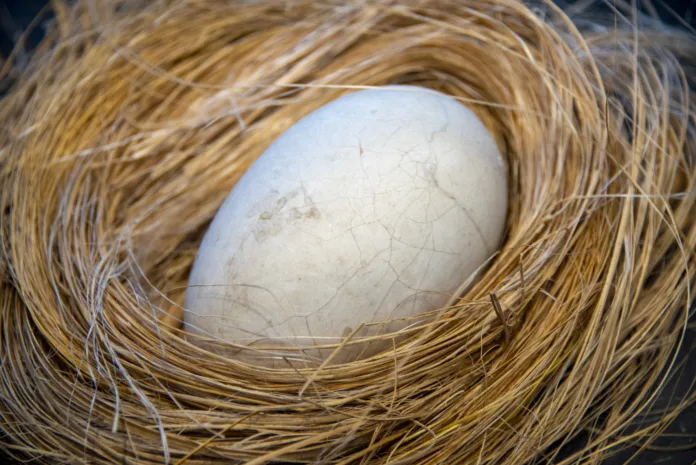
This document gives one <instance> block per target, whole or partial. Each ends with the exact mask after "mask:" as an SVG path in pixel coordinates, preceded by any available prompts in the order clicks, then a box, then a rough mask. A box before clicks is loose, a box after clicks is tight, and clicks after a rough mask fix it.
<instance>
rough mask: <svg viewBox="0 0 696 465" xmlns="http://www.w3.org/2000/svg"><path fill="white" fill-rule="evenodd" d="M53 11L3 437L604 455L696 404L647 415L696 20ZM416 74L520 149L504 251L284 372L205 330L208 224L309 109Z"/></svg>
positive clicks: (5, 295)
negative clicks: (375, 346) (351, 351)
mask: <svg viewBox="0 0 696 465" xmlns="http://www.w3.org/2000/svg"><path fill="white" fill-rule="evenodd" d="M53 6H54V9H55V16H56V20H55V21H54V23H53V27H50V28H49V29H48V35H47V37H46V39H45V41H44V42H43V44H42V46H41V47H40V48H39V49H38V51H37V52H36V53H35V56H34V57H33V59H32V60H31V61H30V63H29V65H28V67H26V68H25V69H23V70H22V71H21V72H20V71H18V70H17V69H16V67H15V66H14V64H13V62H12V60H10V61H8V62H6V63H5V64H4V68H3V75H4V76H5V77H6V78H12V79H13V80H14V81H15V84H14V85H13V87H12V89H11V91H10V92H9V93H8V94H7V95H6V97H5V98H4V100H3V101H2V105H0V127H2V131H1V132H0V138H1V144H0V148H1V151H0V186H1V187H0V189H1V191H0V194H1V197H0V203H1V204H0V207H1V208H0V211H1V212H2V229H1V232H0V245H1V248H0V327H1V330H2V335H1V336H0V337H1V341H2V343H1V348H0V359H1V361H0V363H1V364H0V445H1V449H4V450H5V451H6V452H8V453H10V454H11V455H15V456H18V457H20V458H38V459H40V460H41V461H44V462H47V463H58V462H61V461H64V462H70V463H143V464H150V463H152V464H154V463H171V464H184V463H185V464H188V465H193V464H198V463H237V462H246V463H249V464H254V465H258V464H261V463H269V462H274V461H279V462H301V463H326V464H354V463H355V464H357V463H361V464H386V463H391V464H396V463H399V464H405V463H420V464H465V463H489V464H501V463H509V464H521V463H526V462H530V461H535V460H536V461H538V462H541V461H546V460H547V459H551V458H553V457H555V456H557V453H558V452H559V451H560V450H562V449H563V450H565V449H564V446H565V445H566V444H567V443H568V442H569V441H570V439H571V438H573V437H575V436H576V435H577V434H579V433H580V432H584V433H585V434H586V435H587V436H586V439H587V440H586V441H585V442H583V443H582V445H581V446H580V447H579V448H576V449H574V450H573V449H572V448H571V449H568V450H570V455H566V459H565V460H566V463H570V462H575V461H586V462H596V461H599V460H600V459H602V458H603V457H605V456H606V455H607V454H610V453H611V452H612V451H614V450H616V448H617V447H619V446H621V445H625V444H629V443H634V442H635V441H636V440H637V439H640V438H645V437H647V438H650V437H652V436H654V435H655V434H656V433H658V432H659V431H660V430H661V429H662V428H663V427H664V426H665V424H666V423H667V422H668V421H669V420H670V419H671V418H673V416H674V415H675V413H676V412H678V411H679V410H680V408H681V407H683V406H684V405H685V403H686V402H688V401H690V399H682V400H681V401H680V402H677V405H676V406H675V407H674V408H672V409H669V410H667V411H663V412H658V413H657V414H655V415H652V416H647V417H646V414H647V413H648V412H649V411H650V407H651V405H653V403H654V401H655V399H656V398H657V396H658V394H659V393H660V391H661V390H662V388H663V386H664V384H665V381H666V380H667V379H668V377H669V376H670V375H671V374H673V373H675V371H676V366H677V364H676V363H675V353H676V349H677V348H678V347H679V346H680V344H681V341H682V338H683V335H684V333H685V331H686V328H687V324H688V317H689V303H690V301H691V295H690V291H689V288H690V285H692V284H693V282H694V248H695V246H696V224H695V223H694V219H695V218H696V215H695V213H696V212H695V209H696V207H695V205H696V190H695V189H694V182H695V181H696V171H695V169H696V168H695V167H696V163H695V158H694V154H695V150H696V137H695V135H696V132H695V131H696V119H695V118H696V117H695V110H696V107H695V106H694V102H693V97H694V95H693V90H690V88H689V86H690V84H691V85H693V81H690V80H691V79H693V78H694V76H695V75H696V73H695V72H694V68H692V67H691V66H692V65H693V64H694V62H696V57H695V56H694V54H695V53H696V42H695V41H694V38H693V36H690V35H687V34H681V33H679V32H675V31H671V30H669V29H667V28H666V27H664V26H661V25H660V24H659V23H657V22H654V21H651V20H648V21H645V22H642V23H641V24H640V27H639V28H636V27H634V25H635V23H636V20H637V19H638V16H636V15H635V14H632V12H631V9H630V8H627V9H626V8H624V9H622V7H621V5H619V6H618V7H617V8H618V10H616V11H614V13H613V14H612V15H611V20H610V23H609V24H607V25H602V23H600V22H597V21H595V20H592V18H590V17H589V16H586V15H584V16H583V14H582V11H581V10H582V8H578V9H577V11H572V10H568V11H567V12H566V13H564V12H561V11H560V10H559V9H557V8H556V7H554V6H553V5H551V4H539V5H537V6H536V7H531V6H529V5H525V4H523V3H521V2H518V1H516V0H507V1H506V0H464V1H456V2H455V1H447V0H420V1H418V0H413V1H406V2H404V1H389V0H380V1H378V2H360V1H346V2H338V1H332V0H323V1H314V0H297V1H293V2H287V3H286V4H284V5H281V4H280V3H277V2H271V1H246V2H243V1H239V2H232V3H229V2H219V1H214V0H197V1H190V2H164V1H163V2H156V3H154V4H153V3H135V2H110V3H109V4H108V5H104V4H101V3H99V2H93V1H87V0H85V1H78V2H77V3H76V4H74V5H73V6H70V7H68V6H66V5H65V4H63V3H62V2H53ZM394 83H410V84H418V85H423V86H428V87H432V88H435V89H438V90H441V91H443V92H446V93H449V94H452V95H454V96H457V97H459V98H460V99H461V100H462V101H463V102H465V103H466V104H467V105H469V106H470V107H471V108H472V109H474V111H475V112H476V113H477V114H478V115H479V116H480V117H481V119H482V120H483V121H484V122H485V123H486V124H487V126H488V127H489V129H490V130H491V131H492V133H493V134H495V137H496V139H497V142H498V143H499V146H500V148H501V150H502V151H503V152H504V154H505V156H506V157H507V159H508V164H509V176H510V190H511V195H510V210H509V220H508V223H509V230H508V233H507V237H506V241H505V244H504V246H503V248H502V249H501V251H500V253H499V254H498V255H497V256H496V257H494V259H493V261H492V262H491V264H490V267H489V268H488V269H487V271H486V272H485V273H484V274H483V276H481V278H480V279H479V280H478V281H477V283H476V284H475V285H474V286H473V287H471V288H469V289H468V290H467V291H466V293H465V294H464V295H462V296H457V298H455V299H453V303H452V306H450V307H448V308H445V309H441V310H439V311H437V312H433V314H432V315H430V316H429V318H425V319H421V320H419V323H418V324H415V325H411V326H410V327H408V328H407V329H406V330H404V331H405V333H402V334H401V336H407V337H404V338H401V339H403V340H400V342H398V343H394V344H393V345H392V348H391V349H389V350H387V351H385V352H383V353H381V354H379V355H376V356H374V357H372V358H369V359H366V360H360V361H354V362H350V363H340V364H325V365H324V366H319V367H317V366H314V367H311V366H307V367H299V368H298V367H297V366H293V367H289V366H288V367H280V368H275V369H272V368H269V367H264V366H262V365H253V364H245V363H241V362H239V361H238V360H236V359H234V358H231V357H227V358H225V357H221V356H217V355H214V354H213V353H211V352H208V351H205V350H203V349H200V348H198V346H196V345H194V344H191V343H190V342H187V341H185V340H184V338H182V335H183V332H182V330H181V327H180V326H181V325H180V324H179V323H180V320H181V315H182V308H181V305H182V302H183V291H184V288H185V286H186V281H187V274H188V272H189V269H190V267H191V264H192V261H193V258H194V255H195V252H196V248H197V245H198V244H199V242H200V240H201V237H202V234H203V232H204V231H205V228H206V225H207V224H208V222H209V221H210V220H211V218H212V216H213V215H214V214H215V212H216V209H217V208H218V207H219V206H220V204H221V202H222V201H223V200H224V198H225V197H226V196H227V194H228V193H229V191H230V190H231V188H232V186H233V185H234V184H235V182H236V181H237V180H238V179H239V177H240V176H241V175H242V173H244V171H245V169H246V168H247V167H248V166H249V165H250V164H251V163H252V162H253V161H254V159H255V158H256V157H257V156H259V155H260V154H261V153H262V152H263V150H264V149H265V148H266V147H267V146H268V145H269V144H270V142H271V141H273V140H274V138H276V137H277V136H278V135H279V134H281V133H282V132H283V131H284V130H285V129H287V128H288V127H289V126H290V125H292V124H293V122H295V121H297V119H298V118H299V117H300V116H302V115H305V114H307V113H308V112H310V111H312V110H313V109H315V108H317V107H319V106H320V105H322V104H324V103H326V102H328V101H330V100H332V99H334V98H336V97H337V96H339V95H341V94H343V93H345V92H347V91H350V90H353V89H356V88H362V87H364V86H377V85H384V84H394ZM381 337H383V338H385V339H386V340H391V339H393V338H394V335H385V336H381ZM652 413H653V414H654V413H655V412H652ZM634 420H643V421H642V422H641V423H639V425H638V426H636V427H632V428H629V424H631V423H634Z"/></svg>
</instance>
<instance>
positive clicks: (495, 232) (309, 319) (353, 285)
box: [185, 86, 507, 345]
mask: <svg viewBox="0 0 696 465" xmlns="http://www.w3.org/2000/svg"><path fill="white" fill-rule="evenodd" d="M506 214H507V177H506V169H505V164H504V162H503V159H502V157H501V154H500V152H499V151H498V148H497V147H496V144H495V142H494V141H493V138H492V137H491V135H490V134H489V133H488V131H487V129H486V128H485V127H484V125H483V123H482V122H481V121H480V120H479V119H478V118H477V117H476V116H475V114H474V113H473V112H472V111H471V110H469V109H468V108H467V107H466V106H464V105H463V104H461V103H460V102H458V101H457V100H455V99H454V98H451V97H448V96H445V95H444V94H440V93H437V92H434V91H430V90H427V89H423V88H419V87H412V86H390V87H383V88H377V89H369V90H364V91H359V92H354V93H351V94H348V95H345V96H343V97H341V98H338V99H337V100H334V101H333V102H330V103H328V104H327V105H324V106H323V107H321V108H319V109H317V110H316V111H314V112H313V113H311V114H309V115H308V116H306V117H304V118H303V119H301V120H300V121H298V122H297V123H296V124H295V125H293V126H292V127H291V128H290V129H288V130H287V131H286V132H285V133H284V134H282V135H281V136H280V137H279V138H278V139H277V140H276V141H275V142H274V143H273V144H272V145H271V146H270V147H269V148H268V149H267V150H266V151H265V152H264V153H263V155H261V157H259V159H258V160H257V161H256V162H255V163H254V164H253V165H252V166H251V167H250V168H249V170H248V171H247V172H246V173H245V174H244V176H243V177H242V178H241V179H240V181H239V182H238V183H237V185H236V186H235V187H234V189H233V191H232V192H231V193H230V195H229V197H228V198H227V200H226V201H225V202H224V204H223V205H222V207H221V208H220V210H219V212H218V213H217V215H216V216H215V219H214V220H213V222H212V224H211V225H210V228H209V229H208V231H207V233H206V235H205V238H204V240H203V243H202V245H201V247H200V250H199V251H198V256H197V258H196V261H195V264H194V267H193V271H192V273H191V277H190V281H189V285H190V287H189V288H188V291H187V294H186V302H185V309H186V311H185V323H186V328H187V330H189V331H191V330H194V331H200V332H202V333H204V334H207V335H210V336H213V337H215V338H219V339H222V340H226V341H232V342H241V343H244V344H249V343H251V342H254V341H258V340H260V339H263V340H269V339H271V340H278V339H282V340H289V341H292V342H293V343H294V344H299V345H311V344H314V343H315V342H316V343H327V342H336V339H326V338H338V340H340V338H341V337H342V336H346V335H348V334H350V333H351V332H352V331H353V330H354V329H356V328H358V327H359V326H360V325H361V323H369V322H375V321H384V320H388V319H390V318H400V317H404V316H410V315H416V314H419V313H422V312H424V311H428V310H433V309H436V308H439V307H440V306H442V305H444V304H445V303H446V301H447V300H448V298H449V296H450V295H451V294H452V293H453V292H455V291H456V290H457V288H458V287H459V286H460V285H461V284H462V283H463V282H464V281H465V280H466V279H467V278H468V277H470V276H471V275H472V273H474V272H475V271H476V270H477V269H478V268H479V267H481V265H482V264H484V262H485V261H486V260H487V259H488V258H489V257H490V256H491V255H492V254H493V253H494V252H495V251H496V250H497V248H498V247H499V245H500V242H501V240H502V238H503V234H504V230H505V219H506ZM373 331H374V330H373Z"/></svg>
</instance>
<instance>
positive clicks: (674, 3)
mask: <svg viewBox="0 0 696 465" xmlns="http://www.w3.org/2000/svg"><path fill="white" fill-rule="evenodd" d="M278 1H280V0H278ZM46 3H48V2H47V0H0V57H7V56H8V55H9V53H10V52H11V51H12V49H13V48H14V44H15V43H16V41H17V39H18V37H19V35H20V34H21V33H22V31H23V30H24V29H25V28H27V26H28V25H29V24H30V22H31V21H32V19H33V18H34V17H35V16H36V14H37V13H38V12H39V11H40V10H41V9H42V8H43V7H44V6H45V5H46ZM557 3H558V4H560V5H561V6H564V5H568V4H570V3H571V2H566V1H563V0H557ZM653 6H654V8H655V10H656V11H657V12H658V13H659V14H660V16H661V18H662V19H663V20H664V21H665V22H667V23H670V24H674V25H679V24H680V23H686V24H689V25H691V27H694V28H696V0H665V1H662V2H654V3H653ZM596 10H597V14H606V15H611V14H612V13H611V11H610V9H609V8H608V7H607V6H606V5H603V4H602V3H601V2H597V7H596ZM41 35H42V30H41V28H40V27H39V28H36V30H35V31H33V32H32V33H31V34H30V36H29V38H28V41H27V44H28V46H29V47H31V46H34V45H36V44H37V43H38V41H40V40H41ZM694 53H696V50H695V51H694ZM17 59H18V60H19V61H20V64H21V61H22V60H25V59H26V54H21V53H20V54H18V57H17ZM1 92H2V89H1V88H0V95H1ZM695 347H696V321H692V324H691V326H690V329H689V331H688V334H687V340H686V342H685V344H684V345H683V348H682V351H681V354H680V360H681V361H682V363H683V369H681V370H679V371H678V373H677V375H676V376H675V379H674V380H673V381H672V382H671V383H670V385H669V386H668V388H667V389H666V390H665V392H664V394H663V395H662V398H661V399H660V400H659V401H658V402H657V405H656V407H657V408H660V407H663V406H666V405H669V402H670V399H672V401H674V399H680V398H683V397H684V396H685V395H687V394H689V388H690V385H691V383H692V382H693V381H694V378H695V377H696V353H695V352H694V351H693V349H694V348H695ZM583 441H584V439H583V438H578V439H576V440H574V441H573V442H572V443H571V444H570V445H569V449H573V448H575V447H580V446H582V443H583ZM636 452H638V448H637V447H634V448H629V449H627V450H625V451H622V452H620V453H619V454H617V455H615V456H613V457H612V458H610V459H609V460H607V461H606V462H605V465H620V464H624V463H626V462H628V461H629V460H630V459H631V458H632V457H633V456H634V454H636ZM6 463H9V460H6V459H4V457H2V456H1V455H0V464H6ZM631 463H634V464H636V465H652V464H656V465H696V405H692V406H691V407H690V408H688V409H687V410H685V411H684V412H683V413H682V414H681V415H680V416H679V417H678V418H677V419H676V421H674V422H673V423H672V424H671V425H670V427H669V428H668V430H667V431H666V432H665V434H663V435H662V436H661V437H660V438H659V439H658V440H657V441H656V442H655V443H654V444H653V445H652V446H651V447H650V449H647V450H643V451H640V453H638V455H637V456H636V457H635V458H633V460H631Z"/></svg>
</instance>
